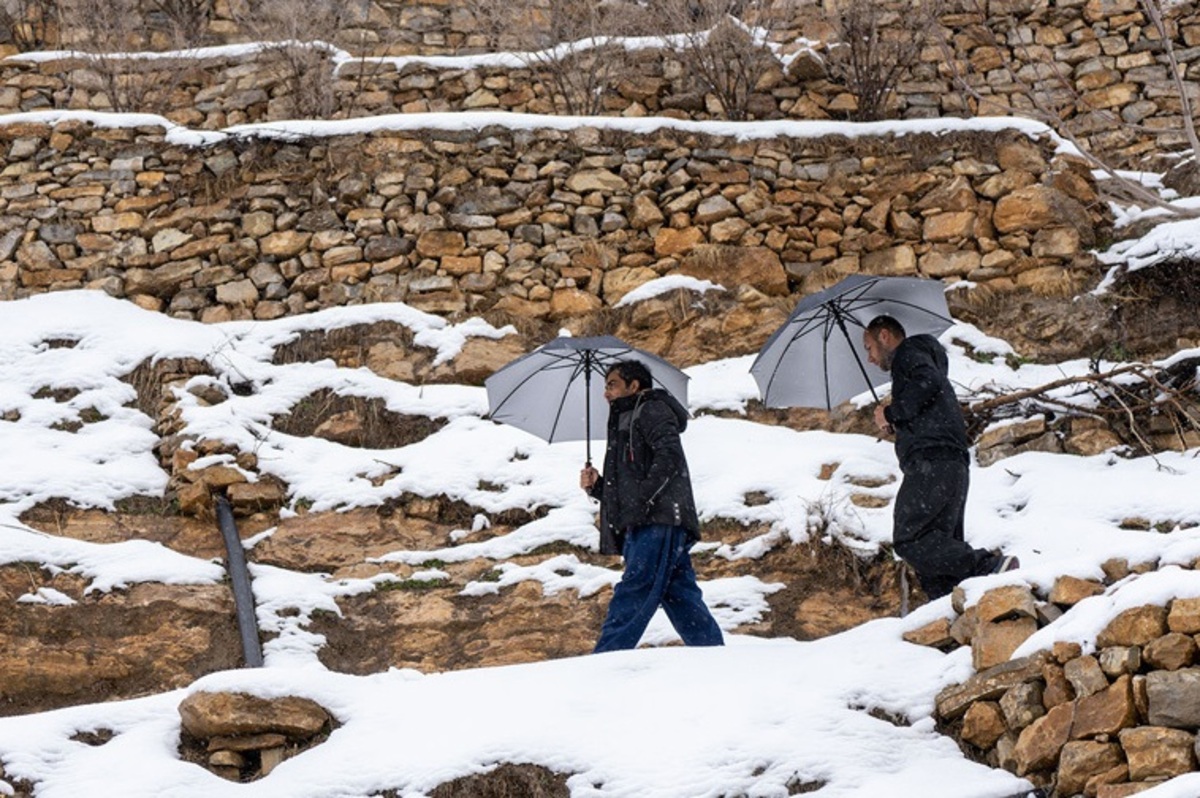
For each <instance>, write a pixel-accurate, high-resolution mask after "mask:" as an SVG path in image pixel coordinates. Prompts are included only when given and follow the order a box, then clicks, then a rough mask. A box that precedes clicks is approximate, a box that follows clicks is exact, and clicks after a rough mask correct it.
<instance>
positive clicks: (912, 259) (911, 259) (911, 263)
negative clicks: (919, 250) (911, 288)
mask: <svg viewBox="0 0 1200 798" xmlns="http://www.w3.org/2000/svg"><path fill="white" fill-rule="evenodd" d="M860 263H861V267H860V270H861V271H862V272H863V273H864V274H880V275H884V276H888V277H911V276H914V275H916V273H917V255H916V252H915V251H914V250H913V248H912V247H910V246H909V245H907V244H903V245H901V246H898V247H888V248H887V249H879V250H875V251H874V252H866V253H864V254H863V256H862V260H861V261H860Z"/></svg>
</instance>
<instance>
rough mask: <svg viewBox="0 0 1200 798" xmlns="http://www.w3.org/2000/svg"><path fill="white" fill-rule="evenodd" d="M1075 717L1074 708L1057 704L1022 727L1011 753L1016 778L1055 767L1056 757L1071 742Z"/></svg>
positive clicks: (1069, 705)
mask: <svg viewBox="0 0 1200 798" xmlns="http://www.w3.org/2000/svg"><path fill="white" fill-rule="evenodd" d="M1074 715H1075V708H1074V706H1073V705H1071V704H1060V705H1059V706H1056V707H1054V708H1053V709H1051V710H1050V711H1049V712H1047V713H1046V714H1045V715H1043V716H1042V717H1040V718H1038V719H1037V720H1035V721H1034V722H1033V723H1031V724H1029V725H1028V726H1026V727H1025V730H1024V731H1022V732H1021V734H1020V736H1019V737H1018V738H1017V745H1016V747H1015V748H1014V749H1013V757H1014V759H1015V760H1016V763H1017V775H1018V776H1024V775H1026V774H1027V773H1030V772H1032V771H1035V770H1047V769H1050V768H1053V767H1055V766H1056V765H1057V764H1058V756H1059V753H1060V752H1061V751H1062V748H1063V746H1064V745H1066V744H1067V742H1068V740H1069V739H1070V733H1071V721H1072V719H1073V717H1074Z"/></svg>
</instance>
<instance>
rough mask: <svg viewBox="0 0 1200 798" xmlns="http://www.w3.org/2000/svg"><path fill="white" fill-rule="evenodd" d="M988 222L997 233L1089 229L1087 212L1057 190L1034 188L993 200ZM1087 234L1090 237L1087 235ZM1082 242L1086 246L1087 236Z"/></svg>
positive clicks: (1035, 186) (1030, 187)
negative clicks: (994, 204) (1046, 229)
mask: <svg viewBox="0 0 1200 798" xmlns="http://www.w3.org/2000/svg"><path fill="white" fill-rule="evenodd" d="M992 223H993V224H994V225H995V227H996V230H997V231H999V232H1001V233H1013V232H1017V231H1022V230H1023V231H1028V232H1036V231H1038V230H1041V229H1042V228H1045V227H1062V226H1069V227H1073V228H1075V229H1076V230H1079V231H1080V235H1081V236H1083V235H1084V234H1083V231H1082V230H1081V229H1080V228H1081V227H1083V226H1088V227H1090V225H1091V222H1090V217H1089V216H1088V213H1087V211H1086V210H1085V209H1084V207H1083V206H1082V205H1080V204H1079V202H1077V201H1076V200H1073V199H1071V198H1070V197H1068V196H1067V195H1066V194H1064V193H1063V192H1061V191H1059V190H1058V189H1054V188H1049V187H1047V186H1041V185H1034V186H1027V187H1025V188H1020V189H1017V190H1016V191H1013V192H1012V193H1010V194H1006V195H1004V196H1003V197H1001V198H1000V199H998V200H997V201H996V209H995V211H994V213H993V215H992ZM1089 235H1090V234H1089ZM1083 240H1084V242H1085V243H1086V244H1087V245H1088V246H1090V243H1091V242H1090V241H1088V239H1087V237H1084V238H1083Z"/></svg>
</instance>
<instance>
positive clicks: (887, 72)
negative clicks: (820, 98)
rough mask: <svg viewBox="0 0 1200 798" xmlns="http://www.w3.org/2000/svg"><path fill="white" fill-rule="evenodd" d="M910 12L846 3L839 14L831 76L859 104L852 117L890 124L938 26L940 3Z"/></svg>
mask: <svg viewBox="0 0 1200 798" xmlns="http://www.w3.org/2000/svg"><path fill="white" fill-rule="evenodd" d="M906 11H907V13H899V12H897V11H889V10H885V9H884V8H881V7H880V6H879V4H878V3H877V2H875V0H842V2H840V3H839V5H838V7H837V9H836V10H835V11H834V14H833V20H832V21H833V23H834V25H835V27H836V28H837V32H838V43H837V44H835V45H832V46H831V47H830V52H829V62H828V69H829V76H830V77H831V78H832V79H833V80H835V81H837V82H839V83H841V84H842V85H843V86H845V87H846V90H847V91H849V92H850V93H851V94H853V95H854V96H855V98H856V99H857V100H858V105H857V108H855V110H854V111H853V112H852V113H851V115H850V116H851V118H852V119H853V120H855V121H858V122H868V121H875V120H878V119H884V118H886V117H887V114H888V100H889V99H890V98H891V97H892V95H893V94H894V93H895V91H896V84H897V83H898V82H899V80H900V78H901V77H902V76H903V75H905V74H906V73H908V72H910V71H911V70H912V68H913V66H914V65H915V64H916V63H917V60H918V58H919V57H920V54H921V50H922V49H923V48H924V47H925V44H926V40H927V38H928V36H929V31H930V30H931V29H932V27H933V25H934V24H935V18H936V4H935V2H934V0H918V2H915V3H913V5H912V7H911V8H910V9H906Z"/></svg>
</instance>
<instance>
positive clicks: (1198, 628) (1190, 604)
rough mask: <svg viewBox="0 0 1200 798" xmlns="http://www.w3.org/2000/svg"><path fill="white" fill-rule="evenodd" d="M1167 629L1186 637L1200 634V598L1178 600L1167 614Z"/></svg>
mask: <svg viewBox="0 0 1200 798" xmlns="http://www.w3.org/2000/svg"><path fill="white" fill-rule="evenodd" d="M1167 628H1168V629H1170V630H1171V631H1172V632H1182V633H1183V634H1185V635H1194V634H1197V633H1200V598H1177V599H1175V600H1173V601H1172V602H1171V610H1170V612H1168V613H1167Z"/></svg>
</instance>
